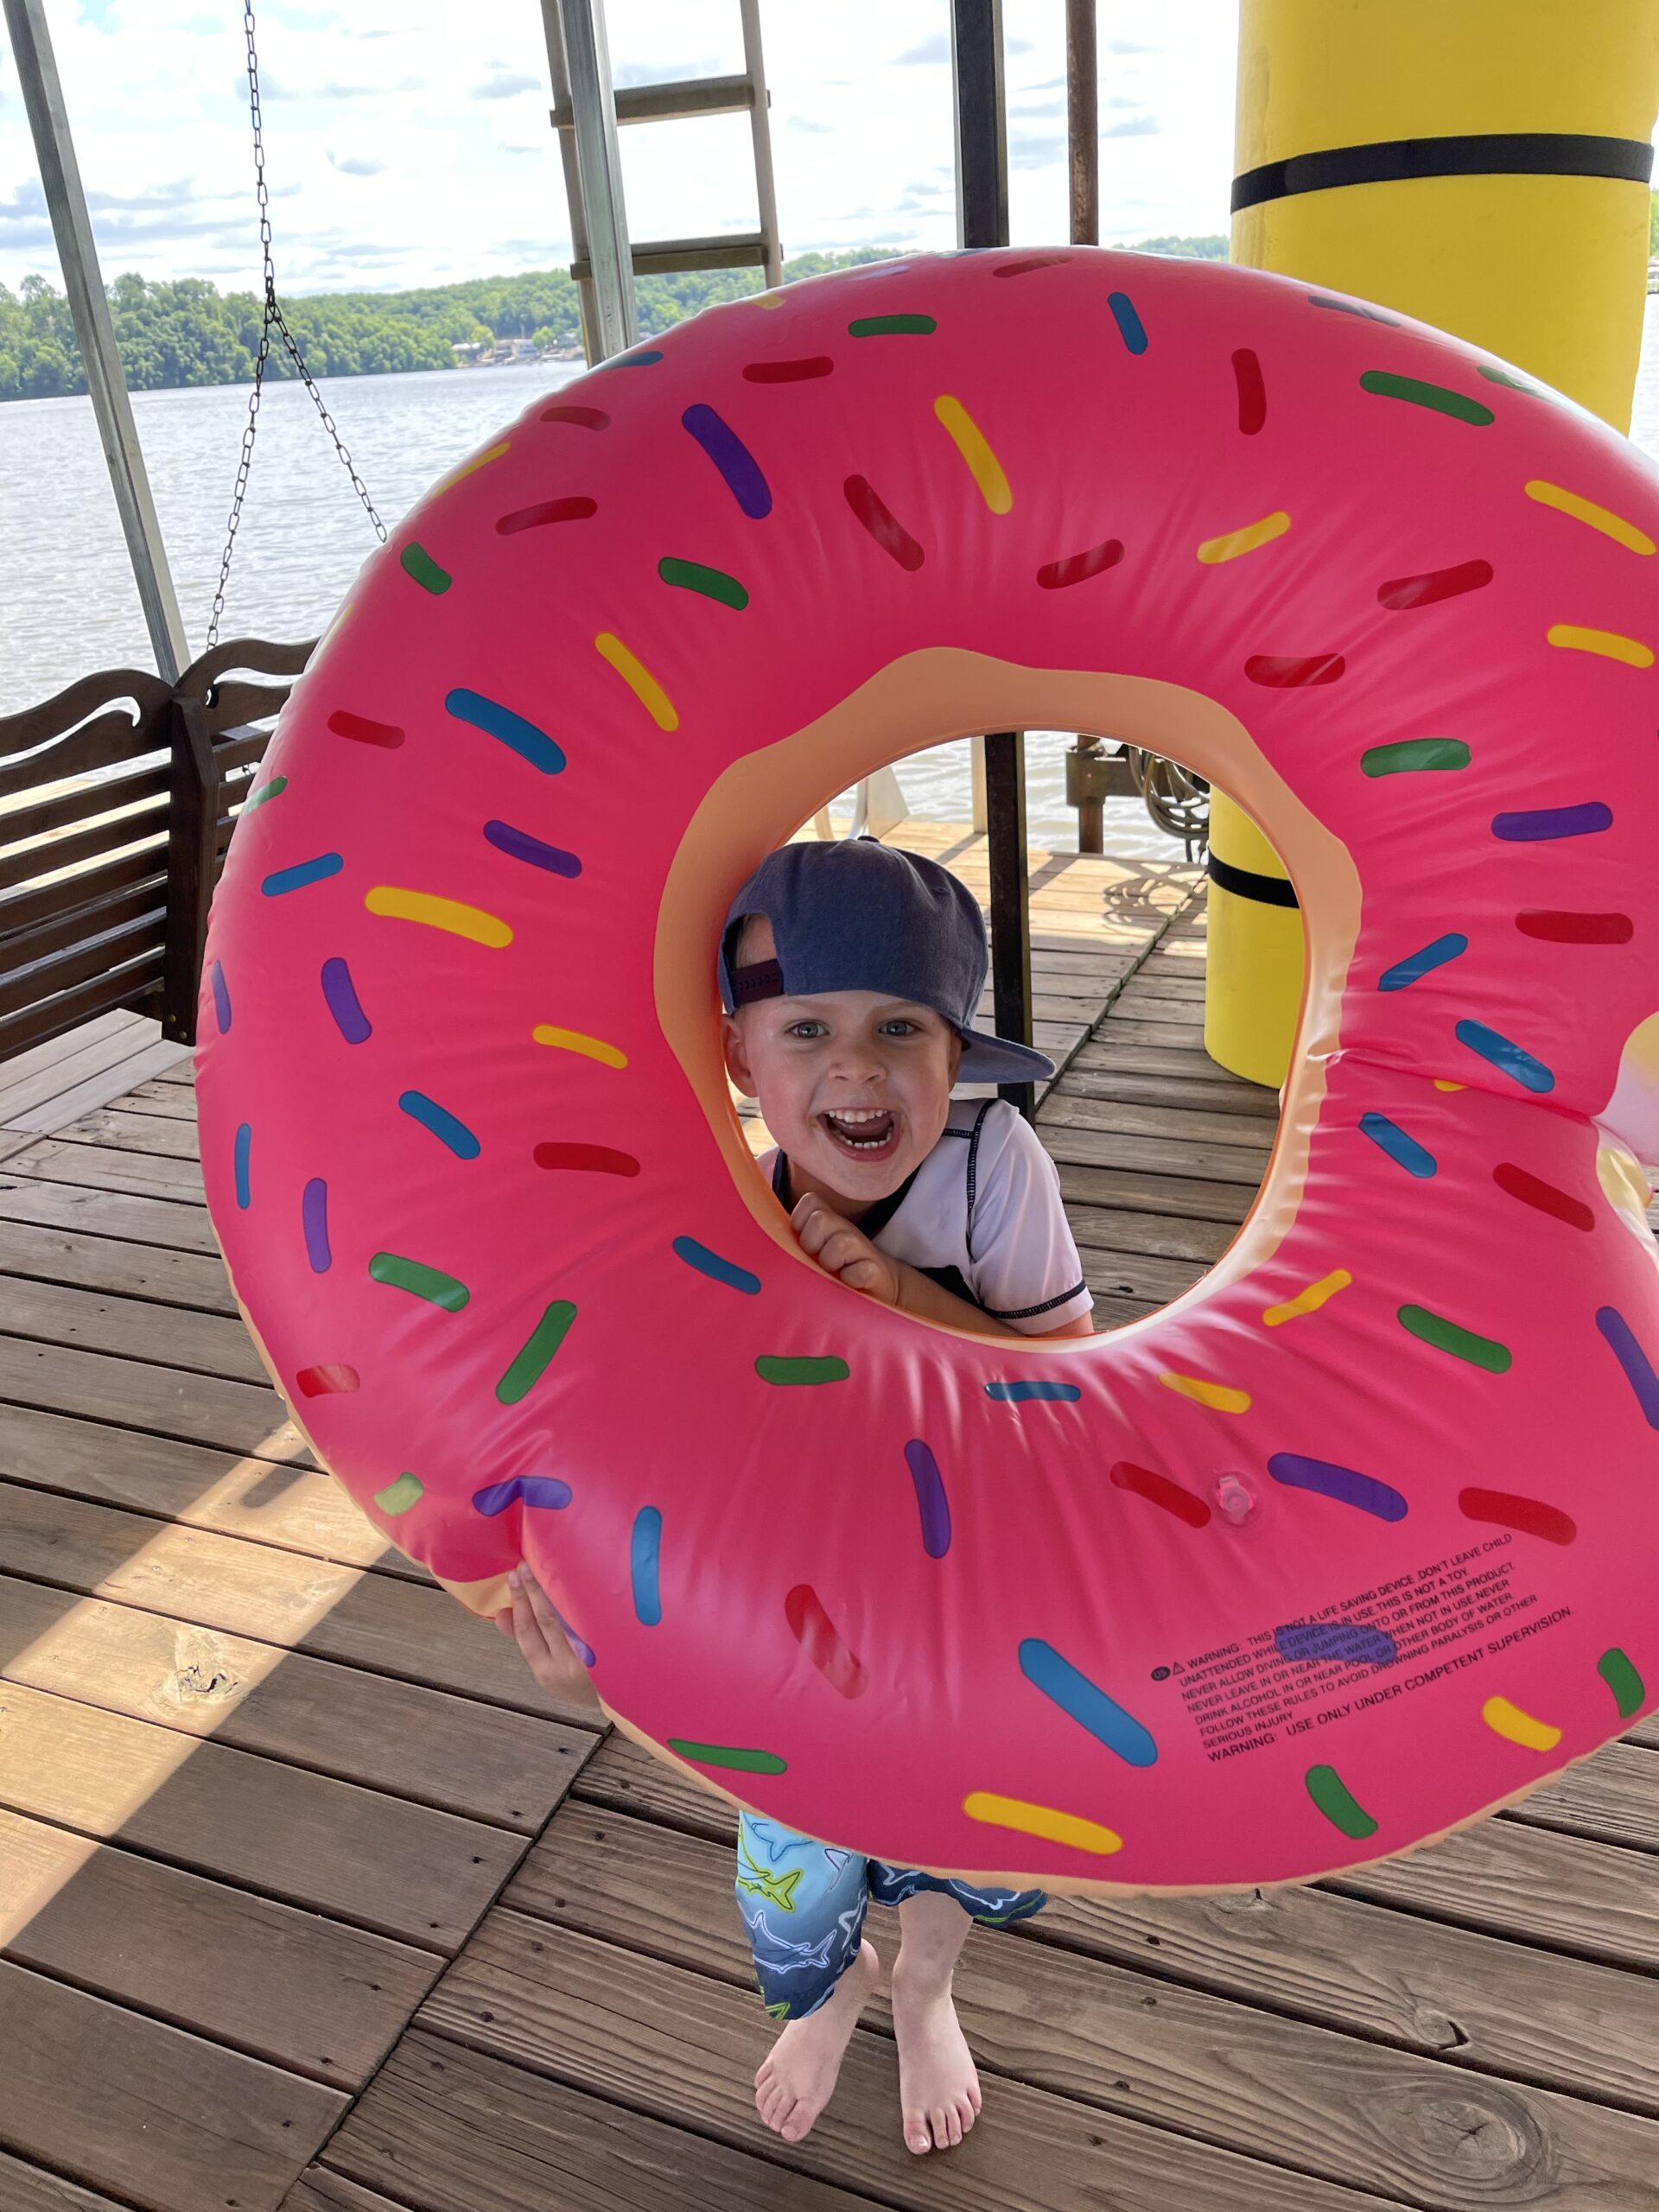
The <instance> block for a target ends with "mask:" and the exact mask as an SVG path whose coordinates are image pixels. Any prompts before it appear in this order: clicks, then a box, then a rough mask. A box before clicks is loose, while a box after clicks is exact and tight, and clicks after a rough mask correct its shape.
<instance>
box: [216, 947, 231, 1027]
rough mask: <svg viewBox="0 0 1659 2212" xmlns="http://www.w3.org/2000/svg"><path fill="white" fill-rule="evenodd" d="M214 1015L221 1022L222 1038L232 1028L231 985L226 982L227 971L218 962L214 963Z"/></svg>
mask: <svg viewBox="0 0 1659 2212" xmlns="http://www.w3.org/2000/svg"><path fill="white" fill-rule="evenodd" d="M213 1014H214V1016H215V1018H216V1019H217V1020H218V1022H219V1035H220V1036H221V1037H222V1036H223V1035H224V1034H225V1032H226V1030H227V1029H228V1028H229V1027H230V1026H231V992H230V986H229V984H227V983H226V981H225V970H224V969H222V968H221V967H220V966H219V963H218V961H217V960H215V961H214V963H213Z"/></svg>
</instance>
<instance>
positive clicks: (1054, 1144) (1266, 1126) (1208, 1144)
mask: <svg viewBox="0 0 1659 2212" xmlns="http://www.w3.org/2000/svg"><path fill="white" fill-rule="evenodd" d="M1277 1126H1278V1125H1277V1123H1276V1122H1267V1121H1264V1120H1263V1119H1262V1116H1259V1115H1254V1114H1230V1113H1224V1112H1223V1113H1209V1112H1206V1111H1205V1109H1203V1108H1201V1107H1200V1108H1182V1107H1179V1106H1148V1105H1141V1104H1138V1103H1135V1102H1134V1101H1132V1100H1127V1099H1125V1100H1119V1099H1110V1098H1094V1097H1090V1096H1085V1095H1084V1093H1083V1092H1081V1091H1079V1090H1075V1089H1074V1088H1073V1079H1072V1077H1070V1076H1068V1077H1066V1078H1065V1081H1064V1082H1062V1083H1058V1084H1055V1086H1054V1088H1053V1089H1052V1090H1051V1091H1050V1092H1049V1095H1048V1096H1047V1098H1046V1100H1045V1102H1044V1104H1043V1110H1042V1112H1041V1114H1040V1115H1039V1116H1038V1122H1037V1128H1038V1134H1039V1135H1040V1136H1041V1138H1042V1140H1043V1142H1044V1144H1045V1145H1046V1146H1047V1147H1049V1149H1050V1150H1051V1151H1052V1152H1053V1153H1054V1155H1055V1157H1056V1158H1057V1159H1058V1158H1065V1157H1067V1156H1068V1155H1067V1154H1065V1153H1062V1152H1061V1151H1060V1150H1059V1147H1061V1146H1063V1145H1071V1144H1074V1143H1077V1142H1086V1141H1088V1140H1089V1139H1090V1138H1092V1137H1095V1136H1096V1135H1098V1136H1100V1137H1103V1138H1104V1139H1106V1140H1107V1141H1111V1140H1113V1139H1116V1140H1119V1141H1122V1140H1125V1139H1128V1138H1138V1139H1141V1140H1142V1141H1145V1140H1151V1141H1154V1142H1163V1143H1169V1142H1181V1143H1187V1142H1191V1143H1194V1144H1199V1145H1202V1146H1204V1147H1205V1151H1206V1153H1208V1154H1215V1153H1217V1152H1219V1151H1223V1150H1225V1151H1227V1152H1232V1153H1240V1154H1252V1155H1254V1157H1253V1158H1250V1159H1249V1160H1248V1161H1246V1160H1240V1161H1239V1163H1238V1164H1237V1165H1236V1166H1235V1168H1234V1170H1233V1173H1235V1175H1237V1176H1241V1177H1243V1178H1245V1179H1248V1178H1249V1176H1251V1175H1253V1174H1254V1175H1256V1176H1258V1177H1259V1176H1260V1174H1261V1173H1264V1172H1265V1171H1266V1167H1267V1160H1268V1153H1269V1152H1270V1151H1271V1150H1272V1149H1273V1138H1274V1129H1275V1128H1277ZM1069 1156H1071V1157H1073V1158H1092V1157H1095V1156H1096V1155H1094V1154H1086V1153H1084V1154H1077V1153H1073V1154H1071V1155H1069Z"/></svg>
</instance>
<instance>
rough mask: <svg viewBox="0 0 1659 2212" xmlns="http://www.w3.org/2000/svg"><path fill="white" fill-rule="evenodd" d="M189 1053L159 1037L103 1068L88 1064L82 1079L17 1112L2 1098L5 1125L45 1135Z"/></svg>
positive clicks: (49, 1092) (152, 1075) (145, 1079)
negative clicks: (8, 1107) (8, 1108)
mask: <svg viewBox="0 0 1659 2212" xmlns="http://www.w3.org/2000/svg"><path fill="white" fill-rule="evenodd" d="M188 1050H189V1047H188V1046H186V1045H174V1044H170V1043H168V1042H167V1041H166V1040H165V1039H162V1038H159V1037H158V1038H156V1039H154V1041H153V1042H151V1043H149V1044H145V1045H143V1046H139V1047H138V1048H137V1050H136V1051H132V1052H129V1053H128V1054H127V1055H126V1057H125V1058H122V1059H118V1060H114V1061H112V1062H111V1063H109V1064H107V1065H97V1064H95V1063H88V1064H87V1065H86V1070H85V1072H83V1073H82V1074H81V1075H80V1076H79V1080H78V1081H76V1082H75V1083H73V1084H71V1085H70V1086H69V1087H67V1088H65V1089H59V1090H52V1091H48V1092H46V1093H44V1094H43V1095H41V1096H38V1097H36V1098H35V1100H34V1102H33V1103H31V1104H29V1106H27V1107H25V1108H23V1109H21V1110H19V1111H17V1112H16V1113H10V1112H7V1110H6V1106H5V1102H4V1101H3V1099H0V1113H4V1114H5V1115H6V1121H5V1126H6V1127H7V1128H16V1129H35V1130H38V1131H40V1132H41V1133H43V1134H44V1133H48V1132H50V1131H51V1130H53V1129H60V1128H65V1127H66V1126H67V1124H68V1123H69V1122H73V1120H74V1119H75V1118H76V1116H78V1115H80V1114H86V1113H91V1112H93V1111H95V1110H96V1109H98V1108H99V1107H103V1106H107V1105H108V1104H109V1103H110V1102H111V1099H115V1098H119V1097H121V1096H123V1094H124V1092H126V1091H128V1090H131V1088H132V1087H133V1085H134V1084H138V1083H143V1082H146V1081H148V1080H149V1078H150V1077H154V1076H157V1075H159V1074H161V1072H162V1070H163V1069H165V1068H169V1067H171V1066H172V1065H173V1064H174V1062H175V1060H178V1059H180V1058H182V1057H183V1055H184V1054H185V1053H186V1052H188ZM60 1079H61V1078H60Z"/></svg>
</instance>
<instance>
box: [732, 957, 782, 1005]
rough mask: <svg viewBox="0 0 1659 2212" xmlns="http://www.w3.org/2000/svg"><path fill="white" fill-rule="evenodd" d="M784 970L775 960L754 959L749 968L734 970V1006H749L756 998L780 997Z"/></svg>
mask: <svg viewBox="0 0 1659 2212" xmlns="http://www.w3.org/2000/svg"><path fill="white" fill-rule="evenodd" d="M783 995H784V971H783V969H782V968H781V967H780V966H779V963H778V962H777V961H775V960H752V961H751V962H750V963H749V964H748V966H747V968H734V969H733V970H732V1006H733V1007H734V1009H735V1008H736V1007H741V1006H749V1005H752V1004H753V1001H755V1000H756V999H780V998H782V996H783Z"/></svg>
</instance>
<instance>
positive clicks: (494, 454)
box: [432, 438, 512, 492]
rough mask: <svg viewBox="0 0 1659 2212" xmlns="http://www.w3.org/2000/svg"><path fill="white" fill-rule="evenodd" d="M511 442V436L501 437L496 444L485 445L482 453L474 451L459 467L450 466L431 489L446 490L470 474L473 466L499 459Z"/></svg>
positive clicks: (479, 466) (435, 490)
mask: <svg viewBox="0 0 1659 2212" xmlns="http://www.w3.org/2000/svg"><path fill="white" fill-rule="evenodd" d="M511 444H512V439H511V438H502V439H500V440H499V442H497V443H496V444H494V445H493V446H486V448H485V449H484V451H483V452H482V453H475V454H474V455H473V457H472V459H471V460H470V461H462V462H461V467H459V468H452V469H451V470H450V472H449V474H448V475H447V476H445V477H443V478H442V479H441V480H439V481H438V482H437V483H436V484H435V485H434V486H432V489H433V491H434V492H447V491H448V489H449V486H451V485H452V484H459V483H460V481H461V478H462V477H463V476H470V475H471V474H472V473H473V471H474V469H475V468H483V467H486V466H487V464H488V463H489V462H491V461H499V460H500V458H501V456H502V454H504V453H505V451H506V449H507V448H508V447H509V446H510V445H511Z"/></svg>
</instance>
